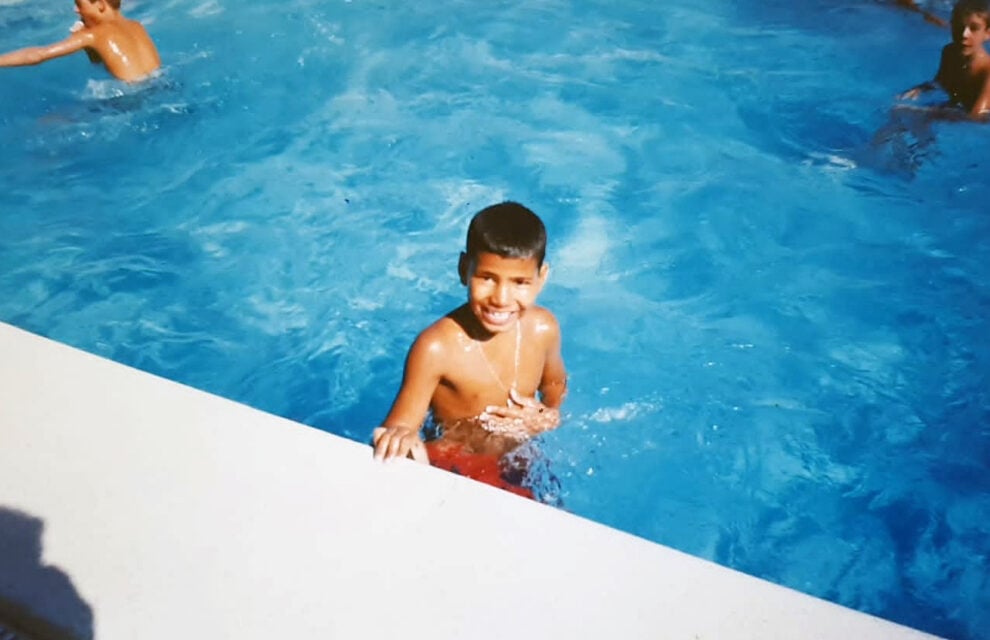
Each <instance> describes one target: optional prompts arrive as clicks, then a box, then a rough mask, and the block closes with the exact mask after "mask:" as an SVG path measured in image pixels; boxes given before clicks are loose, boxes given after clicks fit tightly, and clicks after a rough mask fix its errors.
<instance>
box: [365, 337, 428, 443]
mask: <svg viewBox="0 0 990 640" xmlns="http://www.w3.org/2000/svg"><path fill="white" fill-rule="evenodd" d="M443 352H444V350H443V342H442V340H441V339H440V336H439V335H438V332H437V330H436V327H435V326H434V327H430V328H428V329H426V331H424V332H423V333H422V334H420V335H419V337H417V338H416V341H415V342H413V345H412V347H410V349H409V354H408V355H407V356H406V365H405V369H404V371H403V374H402V386H401V387H399V393H398V394H396V396H395V401H394V402H393V403H392V408H391V409H390V410H389V412H388V415H387V416H385V420H384V422H382V425H381V426H380V427H378V428H377V429H375V430H374V431H373V432H372V435H371V438H372V442H373V443H374V446H375V459H376V460H388V459H390V458H405V457H410V458H412V459H413V460H416V461H418V462H429V458H428V457H427V455H426V447H425V446H424V445H423V441H422V439H420V437H419V429H420V427H421V426H422V424H423V421H424V420H425V419H426V413H427V412H428V411H429V409H430V401H431V400H432V398H433V392H434V391H435V390H436V388H437V385H438V384H439V383H440V377H441V372H442V371H443V369H442V362H443V356H444V353H443Z"/></svg>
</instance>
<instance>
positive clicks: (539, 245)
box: [465, 202, 547, 268]
mask: <svg viewBox="0 0 990 640" xmlns="http://www.w3.org/2000/svg"><path fill="white" fill-rule="evenodd" d="M546 251H547V230H546V227H544V226H543V221H542V220H540V218H539V216H537V215H536V214H535V213H533V212H532V211H530V210H529V209H527V208H526V207H524V206H523V205H521V204H519V203H518V202H502V203H500V204H493V205H492V206H490V207H486V208H484V209H482V210H481V211H479V212H478V213H476V214H475V216H474V218H472V219H471V224H470V225H469V226H468V232H467V248H466V250H465V253H466V254H467V257H468V259H469V260H470V259H473V258H476V257H477V256H478V254H479V253H482V252H486V253H494V254H495V255H498V256H501V257H503V258H535V259H536V267H537V268H540V267H542V266H543V258H544V257H545V255H546Z"/></svg>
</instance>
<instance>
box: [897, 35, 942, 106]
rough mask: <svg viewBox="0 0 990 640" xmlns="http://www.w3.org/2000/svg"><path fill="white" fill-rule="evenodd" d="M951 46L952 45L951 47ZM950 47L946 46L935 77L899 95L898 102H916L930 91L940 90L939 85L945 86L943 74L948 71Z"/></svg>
mask: <svg viewBox="0 0 990 640" xmlns="http://www.w3.org/2000/svg"><path fill="white" fill-rule="evenodd" d="M949 46H951V45H949ZM949 46H946V47H944V48H943V49H942V56H941V58H939V61H938V71H936V72H935V77H934V78H932V79H931V80H928V81H926V82H922V83H921V84H919V85H915V86H913V87H911V88H910V89H908V90H907V91H905V92H904V93H900V94H898V95H897V98H898V100H914V99H915V98H917V97H918V96H920V95H921V94H922V93H927V92H928V91H932V90H934V89H938V88H939V85H944V84H945V82H944V81H943V80H944V75H943V74H944V73H945V69H946V60H945V59H946V57H947V56H948V55H949Z"/></svg>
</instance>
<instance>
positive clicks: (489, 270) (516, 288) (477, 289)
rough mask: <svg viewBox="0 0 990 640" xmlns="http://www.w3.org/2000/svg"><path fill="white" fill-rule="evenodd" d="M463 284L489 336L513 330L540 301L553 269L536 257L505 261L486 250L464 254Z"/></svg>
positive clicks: (460, 267)
mask: <svg viewBox="0 0 990 640" xmlns="http://www.w3.org/2000/svg"><path fill="white" fill-rule="evenodd" d="M458 271H459V272H460V276H461V282H463V283H464V284H465V285H466V286H467V289H468V306H469V307H470V308H471V313H473V314H474V317H475V318H477V320H478V322H479V323H480V324H481V326H482V328H484V329H485V330H486V331H488V332H489V333H502V332H504V331H509V330H511V329H512V328H513V327H514V326H515V324H516V321H518V320H519V316H520V315H522V313H523V311H525V310H526V308H527V307H529V306H530V305H532V304H533V303H534V302H536V296H538V295H539V293H540V290H541V289H542V288H543V283H544V282H546V278H547V273H548V271H549V267H548V266H547V265H545V264H544V265H543V266H542V267H540V266H537V263H536V258H503V257H502V256H500V255H497V254H494V253H488V252H485V251H482V252H481V253H479V254H478V255H477V256H475V257H469V256H468V255H467V254H466V253H462V254H461V260H460V263H459V265H458Z"/></svg>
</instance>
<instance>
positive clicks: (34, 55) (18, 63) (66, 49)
mask: <svg viewBox="0 0 990 640" xmlns="http://www.w3.org/2000/svg"><path fill="white" fill-rule="evenodd" d="M92 43H93V34H92V33H91V32H90V31H88V30H87V31H77V32H75V33H73V34H72V35H70V36H69V37H68V38H66V39H65V40H62V41H61V42H56V43H55V44H50V45H47V46H42V47H26V48H24V49H18V50H17V51H11V52H10V53H5V54H3V55H0V67H23V66H27V65H32V64H40V63H42V62H45V61H47V60H51V59H52V58H60V57H62V56H67V55H69V54H70V53H75V52H76V51H79V50H80V49H84V48H86V47H88V46H90V45H92Z"/></svg>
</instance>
